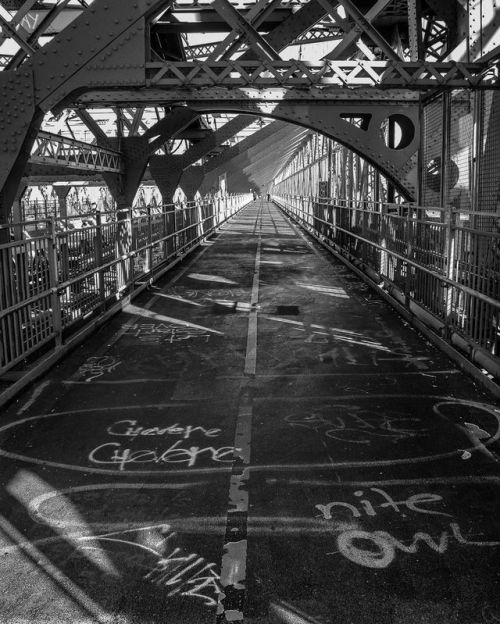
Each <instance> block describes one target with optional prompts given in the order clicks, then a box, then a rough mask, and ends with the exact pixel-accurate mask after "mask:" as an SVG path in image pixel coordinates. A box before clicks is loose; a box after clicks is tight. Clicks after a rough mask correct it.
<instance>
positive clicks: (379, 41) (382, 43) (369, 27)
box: [318, 0, 401, 61]
mask: <svg viewBox="0 0 500 624" xmlns="http://www.w3.org/2000/svg"><path fill="white" fill-rule="evenodd" d="M318 2H319V3H320V4H321V6H323V8H325V9H326V10H327V11H328V12H329V13H330V11H334V10H335V7H336V6H337V3H340V4H341V5H342V6H343V7H344V9H345V11H346V13H348V14H349V15H350V16H351V18H352V19H353V20H354V22H355V23H356V24H357V26H358V27H359V29H360V30H361V31H362V32H363V33H365V34H366V35H367V36H368V37H369V38H370V39H371V40H372V41H373V43H375V45H377V46H378V47H379V48H380V49H381V50H382V52H383V53H384V54H385V55H386V56H387V58H389V59H392V60H393V61H400V60H401V58H400V57H399V56H398V54H397V53H396V52H395V51H394V50H393V49H392V48H391V46H390V45H389V43H387V41H386V40H385V39H384V37H382V35H381V34H380V33H379V31H378V30H377V29H376V28H375V27H374V26H373V24H372V23H371V21H370V20H368V19H366V17H365V16H364V15H363V13H362V12H361V11H360V10H359V9H358V7H357V6H356V5H355V4H354V3H353V2H352V0H335V1H334V0H318Z"/></svg>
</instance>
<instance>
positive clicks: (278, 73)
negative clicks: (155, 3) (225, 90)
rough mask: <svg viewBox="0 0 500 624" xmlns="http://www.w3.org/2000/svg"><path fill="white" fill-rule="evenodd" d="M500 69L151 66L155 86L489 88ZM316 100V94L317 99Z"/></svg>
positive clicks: (363, 64) (295, 63) (374, 64)
mask: <svg viewBox="0 0 500 624" xmlns="http://www.w3.org/2000/svg"><path fill="white" fill-rule="evenodd" d="M494 85H498V69H497V68H495V67H488V66H486V65H484V64H482V63H458V62H449V63H429V62H424V61H418V62H415V63H412V62H404V61H365V60H355V61H323V62H321V63H310V62H307V61H299V60H291V61H271V60H264V61H239V60H236V61H218V62H207V61H203V62H197V61H192V62H184V63H179V62H169V61H164V62H153V63H146V86H148V87H150V86H152V87H157V86H162V87H205V86H224V87H230V88H235V87H256V88H265V87H270V86H274V87H276V86H279V87H300V88H310V87H367V86H371V87H382V88H383V87H385V88H396V89H397V88H405V89H427V88H437V87H439V88H448V89H456V88H458V87H466V88H479V87H482V88H487V87H490V88H491V87H492V86H494ZM312 99H314V95H313V96H312Z"/></svg>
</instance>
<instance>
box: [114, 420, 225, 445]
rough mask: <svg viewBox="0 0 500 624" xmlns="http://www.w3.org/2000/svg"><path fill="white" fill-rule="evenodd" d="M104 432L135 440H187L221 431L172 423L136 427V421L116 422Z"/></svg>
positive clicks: (210, 436) (213, 435)
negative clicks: (197, 434) (154, 438)
mask: <svg viewBox="0 0 500 624" xmlns="http://www.w3.org/2000/svg"><path fill="white" fill-rule="evenodd" d="M106 431H107V432H108V434H109V435H113V436H125V437H129V438H136V437H138V436H167V435H177V436H181V438H183V439H184V440H187V439H188V438H190V437H191V435H192V434H194V433H200V434H202V435H204V436H206V437H207V438H214V437H216V436H218V435H219V434H220V433H221V431H222V429H217V428H216V429H205V427H200V426H197V427H193V426H192V425H179V424H178V423H174V424H173V425H168V426H167V427H138V426H137V420H117V421H116V422H114V423H113V424H112V425H110V426H109V427H108V428H107V429H106Z"/></svg>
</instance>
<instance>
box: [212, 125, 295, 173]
mask: <svg viewBox="0 0 500 624" xmlns="http://www.w3.org/2000/svg"><path fill="white" fill-rule="evenodd" d="M284 127H285V122H283V121H274V122H272V123H270V124H268V125H267V126H265V127H264V128H262V130H258V131H257V132H254V134H251V135H250V136H248V137H246V138H245V139H243V141H240V142H239V143H237V144H236V145H233V146H232V147H230V148H228V149H227V150H225V151H224V152H223V153H222V154H220V155H219V156H214V157H213V158H211V159H210V160H207V161H206V162H205V164H204V168H205V171H206V172H209V171H211V170H212V169H216V168H217V167H221V166H222V165H224V163H226V162H228V161H229V160H231V159H232V158H235V157H236V156H238V155H239V154H242V153H243V152H245V151H247V150H248V149H250V148H252V147H254V145H257V144H258V143H260V142H261V141H264V140H265V139H267V138H268V137H273V138H274V137H275V136H276V133H277V132H278V131H279V130H281V129H282V128H284Z"/></svg>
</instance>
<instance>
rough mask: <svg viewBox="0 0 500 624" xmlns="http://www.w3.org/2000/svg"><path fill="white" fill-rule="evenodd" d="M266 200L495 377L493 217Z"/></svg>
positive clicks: (498, 255)
mask: <svg viewBox="0 0 500 624" xmlns="http://www.w3.org/2000/svg"><path fill="white" fill-rule="evenodd" d="M273 199H274V201H275V202H276V203H277V204H278V205H279V206H281V208H282V209H283V210H285V212H286V213H288V214H289V216H291V217H292V218H293V219H294V220H295V221H297V222H298V223H299V224H300V225H302V226H303V227H304V228H305V229H307V230H308V231H310V232H311V233H312V234H314V235H315V236H316V237H317V238H319V239H320V240H322V241H323V242H325V243H326V244H328V245H330V246H332V247H333V248H334V249H335V250H336V251H338V252H339V253H341V254H342V255H344V256H346V257H347V258H348V259H349V260H350V261H351V262H352V263H353V264H354V265H357V266H359V267H360V268H361V269H362V270H364V271H365V272H367V273H368V275H369V276H370V277H371V278H372V279H373V280H375V281H376V282H378V283H379V284H381V285H383V286H385V288H386V290H388V291H389V292H390V294H391V295H392V296H393V297H395V298H396V299H397V300H398V302H399V303H400V304H401V305H403V306H404V307H405V308H407V309H408V310H411V311H412V313H413V314H416V315H417V316H419V317H420V318H422V319H423V320H424V322H425V324H426V325H428V326H430V327H431V328H432V329H433V330H435V331H437V333H438V334H439V335H440V336H441V337H443V338H444V339H445V340H447V341H448V342H451V343H453V344H454V346H457V347H459V348H460V349H461V350H462V351H465V352H466V354H467V355H468V356H469V357H470V358H471V359H472V360H474V361H475V362H476V363H479V364H480V365H481V366H482V367H484V368H485V369H486V370H487V371H488V372H490V373H491V374H493V375H494V376H497V377H498V376H500V358H498V357H497V355H498V354H499V352H500V301H499V300H500V230H499V228H498V225H497V218H498V216H497V215H496V214H495V213H487V212H464V211H459V210H455V209H453V208H451V207H450V208H447V209H445V208H441V207H422V206H418V205H415V204H387V203H379V202H372V201H351V200H341V199H336V198H322V197H303V196H299V195H284V196H278V195H276V196H273Z"/></svg>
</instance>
